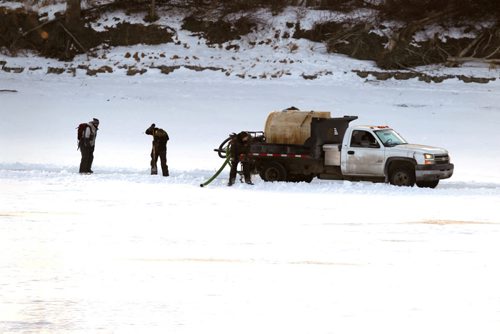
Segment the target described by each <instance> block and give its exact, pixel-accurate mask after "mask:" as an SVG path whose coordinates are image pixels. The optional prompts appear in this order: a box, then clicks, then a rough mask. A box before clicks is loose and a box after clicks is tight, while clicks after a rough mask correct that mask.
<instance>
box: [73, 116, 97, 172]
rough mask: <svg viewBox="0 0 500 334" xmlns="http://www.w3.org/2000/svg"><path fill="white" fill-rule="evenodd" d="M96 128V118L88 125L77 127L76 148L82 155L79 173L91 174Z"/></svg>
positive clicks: (83, 124)
mask: <svg viewBox="0 0 500 334" xmlns="http://www.w3.org/2000/svg"><path fill="white" fill-rule="evenodd" d="M98 127H99V120H98V119H97V118H94V119H93V120H92V121H90V122H88V123H81V124H80V125H79V126H78V148H79V149H80V152H81V153H82V160H81V161H80V173H82V174H91V173H93V171H92V169H91V167H92V162H93V161H94V148H95V139H96V137H97V130H98Z"/></svg>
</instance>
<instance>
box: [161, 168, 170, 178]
mask: <svg viewBox="0 0 500 334" xmlns="http://www.w3.org/2000/svg"><path fill="white" fill-rule="evenodd" d="M162 173H163V176H169V175H170V174H169V173H168V167H167V168H165V169H162Z"/></svg>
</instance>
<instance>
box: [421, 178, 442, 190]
mask: <svg viewBox="0 0 500 334" xmlns="http://www.w3.org/2000/svg"><path fill="white" fill-rule="evenodd" d="M438 184H439V180H432V181H417V187H419V188H431V189H434V188H436V187H437V185H438Z"/></svg>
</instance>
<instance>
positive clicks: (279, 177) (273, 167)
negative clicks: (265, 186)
mask: <svg viewBox="0 0 500 334" xmlns="http://www.w3.org/2000/svg"><path fill="white" fill-rule="evenodd" d="M260 177H261V178H262V179H263V180H264V181H267V182H274V181H285V180H286V169H285V167H283V165H282V164H280V163H278V162H270V163H269V164H266V165H265V166H264V168H263V169H262V172H261V173H260Z"/></svg>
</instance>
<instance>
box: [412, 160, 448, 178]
mask: <svg viewBox="0 0 500 334" xmlns="http://www.w3.org/2000/svg"><path fill="white" fill-rule="evenodd" d="M453 168H454V166H453V164H445V165H440V164H437V165H417V166H416V167H415V178H416V179H417V181H432V180H442V179H447V178H450V177H451V176H452V175H453Z"/></svg>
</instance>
